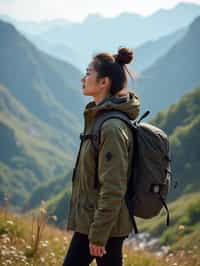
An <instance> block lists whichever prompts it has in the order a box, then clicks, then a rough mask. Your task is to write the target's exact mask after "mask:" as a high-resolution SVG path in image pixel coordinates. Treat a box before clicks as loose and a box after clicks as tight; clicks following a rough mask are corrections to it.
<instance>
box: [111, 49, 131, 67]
mask: <svg viewBox="0 0 200 266" xmlns="http://www.w3.org/2000/svg"><path fill="white" fill-rule="evenodd" d="M114 58H115V61H116V62H117V63H119V64H121V65H126V64H129V63H130V62H131V61H132V60H133V51H132V50H131V49H129V48H126V47H122V48H119V50H118V54H116V55H114Z"/></svg>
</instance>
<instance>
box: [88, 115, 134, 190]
mask: <svg viewBox="0 0 200 266" xmlns="http://www.w3.org/2000/svg"><path fill="white" fill-rule="evenodd" d="M111 118H118V119H120V120H122V121H124V122H126V124H128V125H129V126H133V124H132V122H131V120H130V119H129V118H128V116H127V115H126V114H125V113H123V112H121V111H116V110H111V111H104V112H101V113H99V114H98V115H97V116H96V120H95V122H94V124H93V127H92V131H91V135H92V138H91V142H92V144H93V147H94V149H95V151H96V169H95V183H94V187H95V189H96V188H98V185H99V180H98V156H99V144H100V135H101V127H102V125H103V123H104V122H105V121H107V120H109V119H111Z"/></svg>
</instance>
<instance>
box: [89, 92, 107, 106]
mask: <svg viewBox="0 0 200 266" xmlns="http://www.w3.org/2000/svg"><path fill="white" fill-rule="evenodd" d="M107 96H108V94H106V95H95V96H93V99H94V101H95V103H96V105H97V104H99V103H100V102H101V101H103V100H104V99H105V98H106V97H107Z"/></svg>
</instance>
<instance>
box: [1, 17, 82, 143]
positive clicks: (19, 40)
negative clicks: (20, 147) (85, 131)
mask: <svg viewBox="0 0 200 266" xmlns="http://www.w3.org/2000/svg"><path fill="white" fill-rule="evenodd" d="M0 39H1V40H2V41H1V44H0V45H1V46H0V47H1V49H0V62H1V63H0V64H1V68H0V83H1V84H3V85H4V86H5V87H7V88H8V89H9V90H10V91H11V93H12V94H13V96H14V97H15V98H16V99H18V100H19V101H20V102H21V103H22V104H23V105H24V106H25V107H26V108H27V110H28V111H30V112H31V113H33V114H34V115H36V116H37V117H38V118H39V119H40V120H42V121H44V122H46V123H48V124H49V125H51V126H53V127H56V128H58V129H59V130H62V131H64V132H65V133H66V134H69V136H70V138H71V136H72V138H73V135H74V134H76V130H77V129H79V128H80V125H79V124H80V115H81V110H82V107H83V99H82V98H81V95H80V91H81V90H80V87H81V84H80V79H81V73H80V71H79V70H78V69H76V68H75V67H74V66H72V65H71V64H69V63H65V62H63V61H59V60H57V59H55V58H53V57H50V56H48V55H47V54H45V53H42V52H41V51H40V50H38V49H37V48H35V46H34V45H32V44H31V43H30V42H29V41H27V40H26V39H25V38H24V36H23V35H21V34H20V33H18V32H17V31H16V29H15V28H14V27H13V26H12V25H11V24H7V23H4V22H0ZM79 90H80V91H79ZM71 99H73V101H72V100H71ZM76 128H77V129H76Z"/></svg>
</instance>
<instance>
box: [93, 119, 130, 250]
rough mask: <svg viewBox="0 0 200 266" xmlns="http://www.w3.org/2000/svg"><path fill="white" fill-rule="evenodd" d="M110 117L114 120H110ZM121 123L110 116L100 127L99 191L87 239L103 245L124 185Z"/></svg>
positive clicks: (124, 149) (124, 142)
mask: <svg viewBox="0 0 200 266" xmlns="http://www.w3.org/2000/svg"><path fill="white" fill-rule="evenodd" d="M111 120H112V122H117V123H109V122H110V121H111ZM120 122H121V121H120ZM122 123H123V122H122ZM120 125H121V123H119V120H118V121H116V119H115V121H114V119H110V120H108V121H106V122H105V123H104V124H103V126H102V129H101V138H100V147H99V164H98V165H99V168H98V178H99V183H100V192H99V196H98V203H97V209H96V210H95V213H94V220H93V223H92V224H91V226H90V230H89V235H88V238H89V240H90V242H92V243H93V244H96V245H102V246H105V245H106V242H107V240H108V238H109V235H110V231H111V229H112V227H113V226H114V225H115V223H116V221H117V218H118V214H119V211H120V208H121V204H122V200H123V198H124V195H125V192H126V188H127V175H128V139H127V135H126V134H125V133H124V130H123V128H121V127H120Z"/></svg>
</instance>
